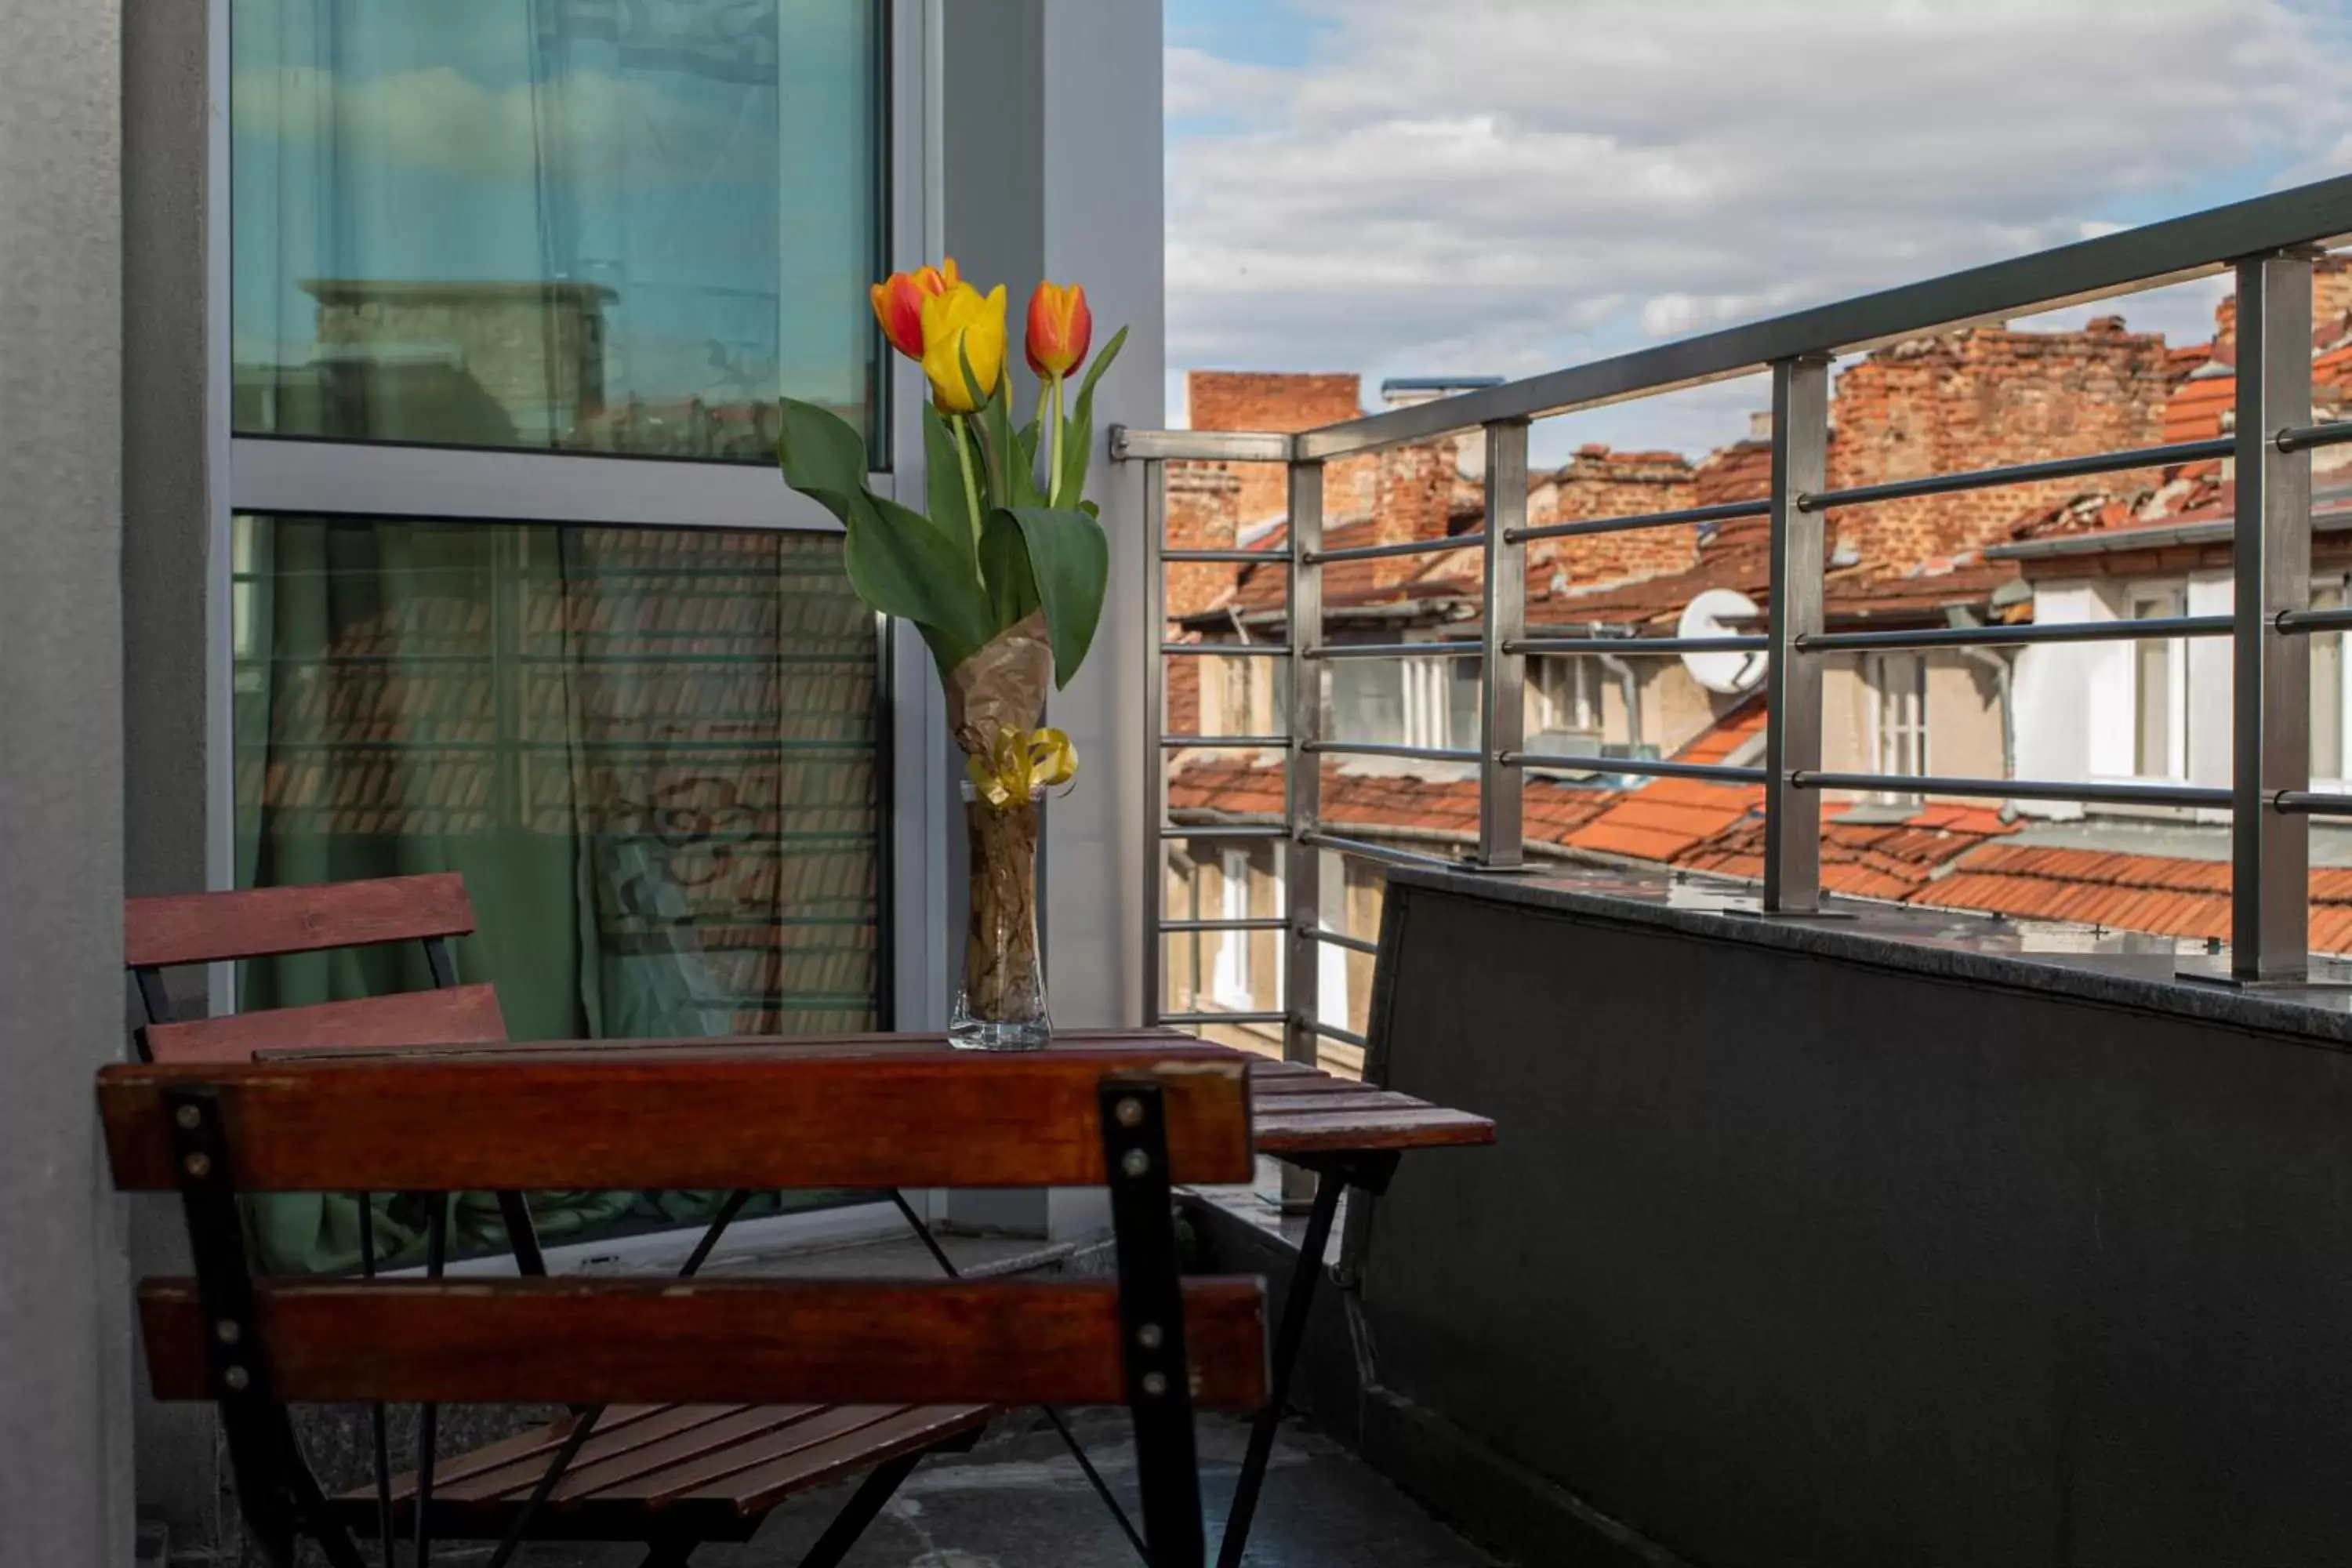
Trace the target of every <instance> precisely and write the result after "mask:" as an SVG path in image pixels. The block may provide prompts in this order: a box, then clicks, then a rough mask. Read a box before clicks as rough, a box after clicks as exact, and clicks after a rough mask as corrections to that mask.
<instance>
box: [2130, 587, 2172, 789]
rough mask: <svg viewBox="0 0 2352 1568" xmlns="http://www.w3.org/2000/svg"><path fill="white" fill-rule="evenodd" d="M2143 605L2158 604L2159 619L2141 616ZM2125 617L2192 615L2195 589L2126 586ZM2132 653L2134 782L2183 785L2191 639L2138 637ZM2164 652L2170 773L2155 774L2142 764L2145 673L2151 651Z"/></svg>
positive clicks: (2166, 746) (2131, 768)
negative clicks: (2142, 680) (2191, 598)
mask: <svg viewBox="0 0 2352 1568" xmlns="http://www.w3.org/2000/svg"><path fill="white" fill-rule="evenodd" d="M2143 605H2153V606H2154V607H2155V609H2154V614H2152V615H2148V616H2143V615H2141V614H2140V613H2139V612H2140V609H2141V606H2143ZM2122 607H2123V616H2122V618H2123V619H2124V620H2126V621H2138V620H2153V619H2158V618H2161V617H2168V616H2185V615H2187V614H2188V613H2189V584H2187V583H2185V582H2183V581H2180V580H2179V579H2176V578H2165V579H2161V580H2158V581H2153V582H2149V581H2142V582H2132V583H2126V584H2124V587H2123V606H2122ZM2128 646H2129V647H2130V649H2131V661H2130V664H2129V666H2128V668H2129V670H2130V693H2131V751H2130V753H2129V766H2130V773H2129V774H2128V776H2129V777H2131V778H2134V779H2142V780H2147V781H2149V782H2153V783H2158V784H2178V783H2180V782H2181V781H2183V780H2185V779H2187V778H2188V776H2189V639H2188V638H2186V637H2153V638H2150V637H2138V638H2134V639H2133V640H2132V641H2131V643H2130V644H2129V645H2128ZM2150 647H2162V648H2163V650H2164V669H2165V683H2166V690H2165V703H2164V707H2165V731H2166V732H2165V736H2164V751H2165V768H2166V771H2165V772H2163V773H2150V772H2148V771H2147V769H2146V768H2145V767H2143V766H2142V765H2141V763H2142V757H2143V754H2144V752H2145V751H2146V749H2147V748H2146V747H2145V745H2144V744H2143V736H2142V734H2141V731H2140V715H2141V713H2142V711H2143V709H2144V700H2143V696H2142V692H2141V689H2140V674H2141V671H2142V669H2143V668H2145V665H2144V663H2143V659H2144V657H2145V655H2146V653H2147V649H2149V648H2150Z"/></svg>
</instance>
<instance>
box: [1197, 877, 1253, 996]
mask: <svg viewBox="0 0 2352 1568" xmlns="http://www.w3.org/2000/svg"><path fill="white" fill-rule="evenodd" d="M1220 864H1221V868H1222V870H1223V893H1222V895H1221V902H1220V905H1219V908H1218V911H1217V915H1218V918H1219V919H1220V920H1228V921H1245V920H1247V919H1249V913H1250V862H1249V851H1248V850H1246V849H1228V850H1226V851H1225V852H1224V855H1223V858H1222V860H1221V862H1220ZM1254 935H1255V933H1254V932H1251V931H1222V932H1220V933H1218V940H1217V960H1216V965H1215V967H1214V968H1213V970H1212V971H1211V972H1210V973H1211V979H1210V985H1209V989H1210V994H1211V995H1212V996H1213V997H1214V998H1215V999H1216V1003H1217V1005H1219V1006H1221V1007H1225V1008H1229V1009H1232V1010H1234V1011H1235V1012H1246V1011H1248V1010H1250V1009H1251V1008H1252V1007H1254V1006H1255V995H1256V986H1255V976H1254V974H1253V973H1252V970H1253V968H1254V967H1255V966H1254V965H1253V964H1252V963H1251V962H1250V958H1251V953H1250V944H1251V939H1252V937H1253V936H1254Z"/></svg>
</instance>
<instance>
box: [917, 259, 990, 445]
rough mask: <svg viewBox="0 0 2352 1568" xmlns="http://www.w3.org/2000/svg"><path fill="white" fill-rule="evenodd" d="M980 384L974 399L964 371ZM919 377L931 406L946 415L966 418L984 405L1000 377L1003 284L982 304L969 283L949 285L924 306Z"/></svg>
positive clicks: (978, 295) (975, 290) (980, 297)
mask: <svg viewBox="0 0 2352 1568" xmlns="http://www.w3.org/2000/svg"><path fill="white" fill-rule="evenodd" d="M966 365H970V366H971V379H972V381H975V382H977V383H979V384H980V396H979V397H978V398H977V399H975V398H974V397H973V396H972V393H971V385H970V384H968V383H967V382H966V381H965V380H964V367H965V366H966ZM923 374H924V375H926V376H928V377H929V379H930V383H931V401H932V402H933V403H935V404H937V405H939V407H940V410H941V411H942V412H944V413H949V414H970V413H971V412H972V410H973V409H975V408H977V407H979V406H980V405H981V404H982V403H985V402H986V401H987V400H988V399H989V397H990V396H991V395H993V394H994V393H995V391H996V385H997V383H998V382H999V381H1001V380H1003V376H1004V285H1003V284H1002V283H999V284H998V285H997V286H996V287H995V288H994V289H991V290H989V292H988V295H987V297H986V298H985V299H983V298H982V296H981V293H980V291H979V290H978V289H974V288H973V287H972V286H971V284H969V283H961V282H959V283H953V284H950V285H949V286H948V288H947V289H946V291H945V292H943V293H940V294H935V295H933V296H932V297H931V298H929V299H928V300H924V301H923Z"/></svg>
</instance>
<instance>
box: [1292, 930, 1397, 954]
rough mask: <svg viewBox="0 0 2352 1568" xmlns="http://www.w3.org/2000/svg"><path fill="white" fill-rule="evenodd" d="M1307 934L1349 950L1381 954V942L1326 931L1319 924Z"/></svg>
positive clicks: (1333, 945) (1318, 940)
mask: <svg viewBox="0 0 2352 1568" xmlns="http://www.w3.org/2000/svg"><path fill="white" fill-rule="evenodd" d="M1307 934H1308V935H1309V936H1311V937H1313V938H1314V939H1315V940H1316V941H1317V942H1324V943H1327V944H1328V945H1330V946H1332V947H1344V948H1346V949H1347V950H1348V951H1349V952H1364V953H1370V954H1371V955H1372V956H1373V957H1375V958H1378V957H1379V956H1380V952H1381V944H1380V943H1379V942H1366V941H1365V940H1364V939H1363V938H1362V937H1360V936H1349V935H1347V934H1345V933H1344V932H1341V931H1325V930H1323V929H1322V928H1320V927H1319V926H1318V928H1316V929H1315V930H1314V931H1309V932H1307Z"/></svg>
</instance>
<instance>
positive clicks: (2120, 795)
mask: <svg viewBox="0 0 2352 1568" xmlns="http://www.w3.org/2000/svg"><path fill="white" fill-rule="evenodd" d="M1789 782H1790V784H1794V785H1795V786H1796V787H1797V788H1799V789H1848V790H1879V791H1884V792H1885V793H1887V794H1890V795H1985V796H1988V797H1990V798H1991V799H1994V800H2062V801H2080V802H2082V803H2083V804H2084V805H2207V806H2210V805H2224V806H2225V805H2229V804H2230V792H2229V791H2228V790H2226V789H2212V788H2208V787H2206V786H2204V785H2200V784H2060V783H2056V782H2054V781H2053V780H2049V779H1969V778H1943V777H1938V776H1937V775H1935V774H1932V773H1922V774H1916V775H1915V774H1911V773H1810V772H1799V773H1791V774H1790V775H1789Z"/></svg>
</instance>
